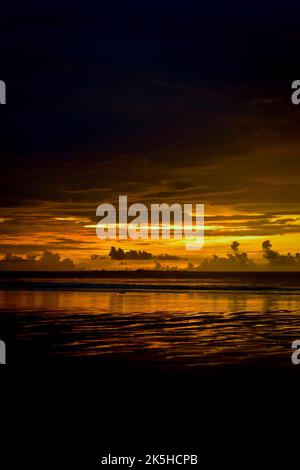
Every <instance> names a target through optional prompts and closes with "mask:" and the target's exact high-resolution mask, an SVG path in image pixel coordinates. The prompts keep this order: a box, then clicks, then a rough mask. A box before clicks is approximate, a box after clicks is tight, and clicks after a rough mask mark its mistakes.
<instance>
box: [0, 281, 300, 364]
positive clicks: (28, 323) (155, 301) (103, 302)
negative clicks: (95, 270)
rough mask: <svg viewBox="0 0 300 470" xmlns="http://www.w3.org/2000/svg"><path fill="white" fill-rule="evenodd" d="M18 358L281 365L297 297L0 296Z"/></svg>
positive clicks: (297, 325)
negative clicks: (29, 356) (30, 356)
mask: <svg viewBox="0 0 300 470" xmlns="http://www.w3.org/2000/svg"><path fill="white" fill-rule="evenodd" d="M0 310H1V312H2V313H1V317H0V318H1V320H0V322H1V326H4V328H6V325H8V324H9V325H11V326H13V335H12V339H13V341H14V344H15V345H16V350H17V351H18V354H19V355H22V356H23V357H26V354H28V353H29V352H30V353H31V354H35V355H38V356H41V357H47V358H51V357H68V358H70V357H73V358H74V357H76V358H79V357H83V356H84V357H87V356H89V357H91V356H93V358H95V357H97V358H98V359H99V361H100V360H105V359H110V360H115V361H119V362H122V361H129V362H131V363H132V364H134V363H138V364H143V365H151V364H152V365H153V364H154V365H159V366H162V367H164V366H170V367H171V366H174V365H183V366H194V367H195V366H202V365H215V364H217V365H220V364H244V363H249V362H250V363H251V362H252V363H260V362H261V363H270V362H274V363H275V364H279V363H286V364H288V365H290V359H289V357H290V354H291V351H290V345H291V343H292V341H293V340H295V339H297V338H300V304H299V296H298V295H296V294H294V293H282V294H281V293H272V292H259V293H256V292H235V291H233V292H220V291H213V292H206V291H203V292H196V291H191V292H167V291H164V292H155V291H133V292H131V291H122V292H113V291H108V292H106V291H104V290H103V291H100V292H97V291H79V292H77V291H76V290H72V291H64V290H52V291H51V290H48V291H37V290H30V291H26V290H24V291H22V290H19V291H13V290H11V291H0Z"/></svg>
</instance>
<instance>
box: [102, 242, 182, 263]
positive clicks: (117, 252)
mask: <svg viewBox="0 0 300 470" xmlns="http://www.w3.org/2000/svg"><path fill="white" fill-rule="evenodd" d="M109 256H110V258H111V259H112V260H125V259H126V260H139V261H141V260H179V259H180V258H179V257H178V256H175V255H168V254H161V255H157V256H154V255H153V254H152V253H149V252H147V251H145V250H139V251H136V250H126V251H124V250H123V249H122V248H115V247H114V246H112V247H111V249H110V252H109Z"/></svg>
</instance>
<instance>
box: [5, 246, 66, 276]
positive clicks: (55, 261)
mask: <svg viewBox="0 0 300 470" xmlns="http://www.w3.org/2000/svg"><path fill="white" fill-rule="evenodd" d="M74 269H75V265H74V262H73V261H72V260H71V259H70V258H65V259H61V257H60V255H59V254H58V253H52V252H51V251H45V252H44V253H43V254H42V255H41V256H40V257H35V256H31V255H28V256H27V257H26V258H23V257H22V256H16V255H12V254H7V255H5V256H4V258H3V259H1V260H0V270H1V271H74Z"/></svg>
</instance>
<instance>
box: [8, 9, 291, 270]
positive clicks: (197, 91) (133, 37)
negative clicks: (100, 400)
mask: <svg viewBox="0 0 300 470" xmlns="http://www.w3.org/2000/svg"><path fill="white" fill-rule="evenodd" d="M1 8H2V10H3V11H2V12H1V17H0V30H1V33H0V39H1V46H0V47H1V62H0V79H1V80H4V81H5V82H6V87H7V104H6V105H5V106H2V107H1V113H0V115H1V131H0V132H1V137H2V138H1V144H2V145H1V174H0V178H1V184H0V201H1V208H0V257H5V256H8V255H9V256H12V255H13V256H18V257H22V258H26V257H28V258H29V259H33V258H34V257H36V259H38V260H39V261H41V263H44V265H46V266H47V263H48V262H49V263H50V264H51V263H54V264H55V263H57V262H59V263H61V261H62V260H63V259H65V258H69V259H71V260H72V263H74V264H75V265H76V267H78V268H82V269H83V268H86V269H101V268H105V269H123V268H124V267H129V268H130V267H132V266H133V267H144V266H146V267H153V266H157V259H156V258H157V257H158V256H160V255H161V254H163V255H169V256H170V257H174V260H173V261H170V262H169V263H168V265H170V263H171V264H172V265H180V266H184V265H186V264H187V263H188V262H191V263H193V264H197V263H200V262H201V260H202V259H203V258H207V257H211V256H212V255H214V254H216V255H218V256H221V257H223V256H226V254H227V253H229V252H231V248H230V245H231V244H232V242H233V241H235V240H237V241H238V242H239V243H240V248H239V250H242V251H246V252H247V253H248V255H249V257H251V259H253V260H254V261H255V262H258V263H259V262H261V261H263V259H264V258H263V253H262V248H261V247H262V243H263V241H264V240H266V239H268V240H270V241H271V243H272V247H273V248H274V249H276V250H278V251H279V252H280V253H287V252H291V253H296V252H297V251H300V242H299V232H300V178H299V177H300V158H299V157H300V136H299V123H300V106H299V107H298V106H295V105H293V104H292V102H291V93H292V92H291V83H292V82H293V81H294V80H297V79H300V70H299V60H298V55H299V50H300V15H299V12H300V11H299V10H300V5H299V2H297V1H291V0H287V1H272V2H271V1H266V0H264V1H257V0H254V1H251V2H240V1H239V2H237V1H227V0H222V1H221V0H218V1H205V0H204V1H191V0H186V1H174V0H173V1H169V0H160V1H147V0H146V1H143V2H141V1H139V2H138V1H128V2H124V1H123V2H115V1H110V2H90V3H89V2H88V1H86V2H82V1H81V2H79V1H72V2H71V1H68V2H67V1H65V0H63V1H60V2H56V1H51V2H50V1H47V0H46V1H44V2H37V1H28V2H26V3H25V2H14V1H12V2H10V3H9V5H8V4H7V5H4V6H2V7H1ZM123 194H125V195H127V196H128V200H129V203H136V202H142V203H144V204H146V205H149V204H151V203H162V202H166V203H169V204H172V203H174V202H177V203H181V204H184V203H193V204H196V203H203V204H204V205H205V244H204V248H203V249H202V250H201V251H198V252H187V251H186V250H185V248H184V243H182V242H178V241H176V240H170V241H166V240H157V241H153V240H147V241H145V240H141V241H136V242H133V241H132V240H128V241H122V242H121V241H114V242H113V243H112V241H111V240H109V241H103V240H99V239H98V238H97V236H96V231H95V224H96V223H97V221H98V219H97V217H96V208H97V206H98V205H99V204H101V203H104V202H108V203H112V204H116V202H117V200H118V197H119V195H123ZM111 246H115V247H117V248H121V249H123V250H125V251H126V250H129V249H132V250H145V251H147V252H149V253H151V254H152V257H153V259H151V260H150V261H149V260H148V261H147V262H145V261H144V260H139V261H135V262H134V263H133V262H132V263H131V262H130V261H131V260H123V261H120V260H113V259H111V257H109V256H108V254H109V252H110V249H111ZM44 252H47V253H48V254H47V255H46V256H45V255H43V253H44ZM56 253H57V254H58V255H59V256H60V260H59V261H57V258H55V259H56V261H55V259H54V258H53V256H56V255H55V254H56ZM42 256H44V257H43V258H41V257H42ZM175 257H177V258H179V261H178V259H175ZM121 263H122V264H121ZM66 266H69V265H68V263H67V265H66Z"/></svg>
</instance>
